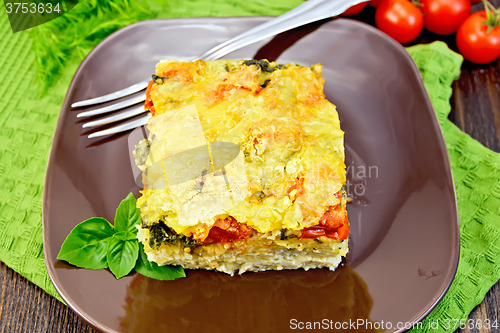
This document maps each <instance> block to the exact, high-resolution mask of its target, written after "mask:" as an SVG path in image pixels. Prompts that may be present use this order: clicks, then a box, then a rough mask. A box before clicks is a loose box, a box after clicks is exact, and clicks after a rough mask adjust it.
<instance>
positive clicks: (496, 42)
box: [456, 1, 500, 64]
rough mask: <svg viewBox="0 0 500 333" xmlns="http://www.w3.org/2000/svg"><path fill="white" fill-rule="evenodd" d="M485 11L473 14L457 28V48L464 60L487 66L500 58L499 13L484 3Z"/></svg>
mask: <svg viewBox="0 0 500 333" xmlns="http://www.w3.org/2000/svg"><path fill="white" fill-rule="evenodd" d="M484 3H485V6H486V10H482V11H479V12H475V13H474V14H472V15H471V16H469V17H468V18H467V19H466V20H465V21H464V22H463V23H462V25H461V26H460V28H458V31H457V37H456V38H457V47H458V49H459V50H460V53H461V54H462V55H463V56H464V58H465V59H467V60H469V61H472V62H475V63H478V64H487V63H490V62H492V61H494V60H495V59H497V58H498V57H500V11H499V10H498V9H495V8H494V7H493V6H492V5H491V4H490V3H488V2H486V1H485V2H484Z"/></svg>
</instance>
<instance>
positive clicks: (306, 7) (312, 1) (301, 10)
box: [196, 0, 325, 59]
mask: <svg viewBox="0 0 500 333" xmlns="http://www.w3.org/2000/svg"><path fill="white" fill-rule="evenodd" d="M324 1H325V0H309V1H306V2H304V3H303V4H301V5H300V6H297V7H295V8H294V9H292V10H290V11H288V12H286V13H284V14H282V15H280V16H277V17H275V18H273V19H271V20H269V21H267V22H264V23H262V24H259V25H258V26H256V27H254V28H252V29H249V30H246V31H245V32H243V33H241V34H239V35H237V36H235V37H233V38H231V39H228V40H227V41H225V42H223V43H220V44H218V45H216V46H214V47H213V48H211V49H210V50H208V51H207V52H205V53H203V54H202V55H200V56H199V58H196V59H208V57H210V55H211V54H212V53H215V52H216V51H218V50H220V49H222V48H223V47H226V46H228V45H230V44H232V43H234V42H236V41H238V40H240V39H243V38H244V37H248V36H251V35H254V34H256V33H258V32H260V31H263V30H264V29H267V28H270V27H272V26H274V25H276V24H279V23H282V22H283V21H286V20H289V19H291V18H293V17H296V16H298V15H300V14H302V13H304V12H306V11H308V10H309V9H310V8H314V7H315V6H316V5H317V4H318V3H320V2H324ZM214 59H216V58H214Z"/></svg>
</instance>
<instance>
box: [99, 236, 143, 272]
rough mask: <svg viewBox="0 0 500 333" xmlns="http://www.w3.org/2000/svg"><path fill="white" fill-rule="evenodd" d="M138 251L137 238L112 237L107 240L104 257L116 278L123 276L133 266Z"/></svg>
mask: <svg viewBox="0 0 500 333" xmlns="http://www.w3.org/2000/svg"><path fill="white" fill-rule="evenodd" d="M138 252H139V245H138V243H137V240H136V239H134V240H127V241H124V240H122V239H120V238H118V237H113V238H111V239H110V240H109V242H108V249H107V252H106V259H107V260H108V265H109V269H110V270H111V272H112V273H113V274H114V275H115V277H116V278H117V279H119V278H122V277H124V276H125V275H127V274H128V273H130V271H131V270H132V269H133V268H134V266H135V263H136V261H137V256H138V254H139V253H138Z"/></svg>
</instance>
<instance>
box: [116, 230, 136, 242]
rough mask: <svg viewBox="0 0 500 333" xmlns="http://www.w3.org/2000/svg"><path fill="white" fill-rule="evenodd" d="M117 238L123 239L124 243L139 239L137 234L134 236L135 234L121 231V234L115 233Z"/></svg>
mask: <svg viewBox="0 0 500 333" xmlns="http://www.w3.org/2000/svg"><path fill="white" fill-rule="evenodd" d="M136 230H137V229H136ZM115 237H116V238H118V239H121V240H122V241H128V240H133V239H137V234H134V233H132V232H128V231H120V232H117V233H115Z"/></svg>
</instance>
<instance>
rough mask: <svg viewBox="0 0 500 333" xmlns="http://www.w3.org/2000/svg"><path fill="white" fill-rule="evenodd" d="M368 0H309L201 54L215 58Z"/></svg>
mask: <svg viewBox="0 0 500 333" xmlns="http://www.w3.org/2000/svg"><path fill="white" fill-rule="evenodd" d="M365 1H366V0H347V1H346V0H309V1H307V2H305V3H304V4H302V5H300V6H299V7H296V8H295V9H293V10H291V11H290V12H288V13H286V14H283V15H282V16H278V17H277V18H275V19H272V20H270V21H268V22H266V23H263V24H261V25H259V26H257V27H255V28H253V29H250V30H248V31H247V32H244V33H243V34H240V35H238V36H236V37H234V38H232V39H230V40H229V41H227V42H225V43H223V44H225V45H223V44H221V45H223V46H221V45H219V46H216V47H215V48H213V49H212V50H215V51H212V50H210V51H208V52H206V53H205V54H204V55H202V56H201V59H204V60H215V59H219V58H222V57H223V56H225V55H227V54H229V53H231V52H234V51H236V50H238V49H241V48H243V47H245V46H248V45H251V44H253V43H256V42H258V41H261V40H263V39H266V38H268V37H272V36H274V35H277V34H279V33H282V32H284V31H287V30H291V29H293V28H296V27H299V26H302V25H305V24H308V23H311V22H315V21H319V20H322V19H326V18H329V17H332V16H336V15H339V14H341V13H343V12H344V11H345V10H346V9H348V8H349V7H351V6H353V5H356V4H358V3H361V2H365Z"/></svg>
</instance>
